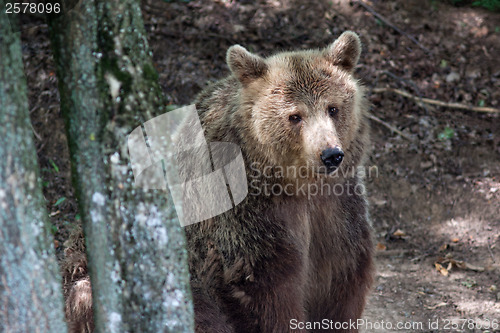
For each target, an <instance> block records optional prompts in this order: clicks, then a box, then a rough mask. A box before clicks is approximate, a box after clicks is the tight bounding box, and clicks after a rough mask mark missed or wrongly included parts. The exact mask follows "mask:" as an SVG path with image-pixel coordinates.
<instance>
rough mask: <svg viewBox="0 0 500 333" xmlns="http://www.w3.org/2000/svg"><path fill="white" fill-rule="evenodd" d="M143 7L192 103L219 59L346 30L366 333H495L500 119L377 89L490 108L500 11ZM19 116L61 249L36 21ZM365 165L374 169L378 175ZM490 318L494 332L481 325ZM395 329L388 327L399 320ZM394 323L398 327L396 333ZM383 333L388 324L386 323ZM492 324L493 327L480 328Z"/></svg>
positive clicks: (498, 99) (49, 74) (42, 44)
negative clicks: (351, 43) (359, 91)
mask: <svg viewBox="0 0 500 333" xmlns="http://www.w3.org/2000/svg"><path fill="white" fill-rule="evenodd" d="M365 3H367V4H369V5H370V6H371V7H372V8H373V9H374V11H376V12H377V13H379V14H380V15H382V17H383V18H385V19H386V20H388V22H390V23H391V24H392V25H394V26H396V27H397V28H399V29H400V30H402V31H403V32H405V33H407V34H409V35H411V36H413V37H414V38H415V40H416V42H413V41H412V40H410V38H408V37H407V36H404V35H402V34H400V33H398V32H396V31H395V30H394V29H393V28H392V27H391V26H389V25H388V24H387V22H386V23H384V20H383V19H381V18H376V17H374V16H373V14H372V13H370V12H369V11H368V10H367V9H366V8H365V7H363V6H361V5H359V4H358V3H355V2H349V1H338V0H336V1H322V0H313V1H297V0H293V1H292V0H285V1H277V0H274V1H273V0H266V1H257V2H252V1H243V0H241V1H230V0H218V1H208V0H206V1H200V0H196V1H191V2H188V3H185V2H175V3H166V2H163V1H160V0H154V1H153V0H148V1H145V2H144V3H143V13H144V17H145V23H146V30H147V32H148V34H149V41H150V46H151V48H152V50H153V54H154V61H155V65H156V67H157V69H158V71H159V73H160V81H161V84H162V87H163V89H164V92H165V94H166V95H167V97H168V100H169V101H170V103H171V104H174V105H181V104H189V103H190V101H192V99H193V98H194V96H195V95H196V93H198V92H199V91H200V90H201V89H202V88H203V87H204V86H205V85H206V84H207V82H209V81H210V80H215V79H218V78H221V77H223V76H224V75H226V74H227V73H228V69H227V66H226V65H225V62H224V58H225V51H226V49H227V48H228V47H229V46H231V45H232V44H236V43H238V44H241V45H244V46H245V47H247V48H248V49H250V50H251V51H254V52H257V53H259V54H261V55H268V54H270V53H273V52H276V51H277V50H285V49H290V50H291V49H302V48H312V47H323V46H325V45H327V44H328V43H330V42H331V41H333V40H334V39H335V38H336V37H337V36H338V35H339V34H340V33H341V32H343V31H344V30H354V31H356V32H358V33H359V34H360V37H361V39H362V42H363V44H364V51H363V53H362V56H361V61H360V63H361V64H360V65H359V66H358V68H357V75H358V77H359V78H360V80H361V82H363V84H364V85H365V86H366V87H367V93H368V95H369V98H370V101H371V103H372V114H373V115H374V116H376V117H378V118H379V119H381V120H383V121H384V122H386V123H388V124H390V125H392V126H394V127H396V128H397V129H398V130H400V131H402V133H403V134H404V136H405V137H402V136H400V135H398V134H396V133H394V132H393V131H391V130H390V129H389V128H388V127H386V126H384V125H381V124H380V123H379V122H376V121H374V122H373V123H372V128H373V139H372V144H371V145H372V147H371V148H372V151H371V154H370V159H369V162H368V165H369V166H373V167H375V168H372V169H370V170H373V172H372V173H371V175H369V177H368V179H367V188H368V194H369V200H370V204H371V214H372V219H373V224H374V228H375V230H376V242H377V243H378V244H377V269H378V273H377V277H376V282H375V286H374V290H373V294H372V296H371V298H370V300H369V303H368V306H367V309H366V312H365V317H364V318H365V320H366V321H367V325H373V327H372V328H370V327H368V328H366V329H365V330H364V331H366V332H391V331H400V332H500V121H499V117H498V115H496V114H487V113H478V112H472V111H467V110H457V109H450V108H443V107H436V106H432V105H426V104H422V103H417V102H415V101H412V100H410V99H408V98H405V97H402V96H400V95H397V94H394V93H391V92H381V93H380V92H378V93H376V92H377V90H374V88H388V87H390V88H397V89H400V90H404V91H406V92H409V93H411V94H412V95H414V96H421V97H428V98H433V99H437V100H440V101H443V102H459V103H464V104H467V105H471V106H490V107H495V108H500V56H499V54H500V13H492V12H488V11H486V10H483V9H480V8H476V7H471V6H464V7H454V6H452V5H451V4H449V3H446V2H444V1H430V0H429V1H417V0H410V1H394V0H388V1H380V0H379V1H375V0H373V1H365ZM23 29H24V30H23V35H22V37H23V52H24V61H25V66H26V73H27V79H28V84H29V89H30V110H31V116H32V122H33V128H34V131H35V136H36V143H37V149H38V156H39V161H40V165H41V168H42V177H43V181H44V194H45V197H46V199H47V207H48V210H49V213H50V214H51V219H52V222H53V224H54V227H53V230H54V234H55V237H56V242H55V246H56V249H57V250H58V253H60V252H61V250H62V249H63V242H64V240H65V239H66V238H67V236H68V232H69V231H70V229H71V227H72V226H73V225H74V224H75V221H76V222H78V221H79V215H78V211H77V204H76V200H75V198H74V194H73V190H72V189H71V173H70V164H69V158H68V151H67V143H66V137H65V134H64V127H63V121H62V119H61V116H60V112H59V107H58V93H57V79H56V77H55V74H54V72H55V71H54V66H53V60H52V56H51V51H50V44H49V42H48V37H47V36H48V32H47V26H46V25H44V24H42V23H41V22H34V23H33V22H24V23H23ZM375 170H376V171H375ZM495 320H496V323H497V324H498V326H496V327H498V328H496V329H495V328H491V326H492V323H494V321H495ZM398 323H399V324H398ZM397 325H405V326H403V328H401V329H398V328H397ZM391 326H392V327H391ZM488 327H490V328H488Z"/></svg>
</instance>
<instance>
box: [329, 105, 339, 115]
mask: <svg viewBox="0 0 500 333" xmlns="http://www.w3.org/2000/svg"><path fill="white" fill-rule="evenodd" d="M338 113H339V109H337V108H336V107H335V106H329V107H328V115H329V116H330V117H335V116H336V115H337V114H338Z"/></svg>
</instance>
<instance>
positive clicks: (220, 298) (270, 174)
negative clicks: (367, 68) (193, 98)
mask: <svg viewBox="0 0 500 333" xmlns="http://www.w3.org/2000/svg"><path fill="white" fill-rule="evenodd" d="M360 52H361V44H360V40H359V38H358V36H357V35H356V34H355V33H353V32H349V31H348V32H345V33H343V34H342V35H341V36H340V37H339V38H338V39H337V40H336V41H335V42H334V43H332V44H331V45H330V46H328V47H326V48H325V49H323V50H307V51H297V52H285V53H278V54H276V55H273V56H270V57H268V58H262V57H260V56H257V55H255V54H252V53H250V52H248V51H247V50H246V49H244V48H243V47H241V46H239V45H235V46H232V47H231V48H230V49H229V50H228V52H227V64H228V66H229V68H230V70H231V75H229V76H228V77H227V78H225V79H223V80H221V81H219V82H217V83H215V84H213V85H211V86H210V87H208V88H207V89H206V90H205V91H203V92H202V93H201V94H200V95H199V96H198V98H197V102H196V107H197V110H198V112H199V116H200V119H201V123H202V127H203V128H204V131H205V137H206V139H207V141H208V142H213V141H222V142H232V143H235V144H237V145H238V146H239V147H240V148H241V151H242V154H243V157H244V161H245V163H246V168H247V180H248V186H249V194H248V196H247V197H246V198H245V200H244V201H243V202H241V203H240V204H239V205H237V206H236V207H235V208H233V209H232V210H230V211H227V212H225V213H223V214H221V215H218V216H216V217H213V218H211V219H209V220H206V221H203V222H200V223H196V224H193V225H190V226H187V227H186V228H185V230H186V235H187V239H188V252H189V255H190V274H191V285H192V289H193V297H194V306H195V322H196V332H214V333H216V332H217V333H220V332H264V333H270V332H292V331H293V332H306V331H316V330H317V331H329V330H330V331H336V332H341V331H345V332H357V328H356V327H355V325H353V323H355V322H356V319H358V318H360V316H361V313H362V311H363V308H364V305H365V298H366V295H367V293H368V291H369V289H370V286H371V283H372V272H373V263H372V239H371V225H370V221H369V217H368V210H367V202H366V199H365V195H364V191H363V190H364V187H363V179H362V175H360V173H359V172H356V170H358V171H359V167H360V166H361V165H362V163H363V157H364V154H365V150H366V146H367V141H368V135H369V127H368V123H367V102H366V100H365V97H364V94H363V88H362V87H360V86H359V84H358V82H357V80H356V79H355V78H354V77H353V71H354V67H355V65H356V64H357V62H358V59H359V55H360Z"/></svg>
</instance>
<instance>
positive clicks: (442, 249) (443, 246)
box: [439, 244, 448, 251]
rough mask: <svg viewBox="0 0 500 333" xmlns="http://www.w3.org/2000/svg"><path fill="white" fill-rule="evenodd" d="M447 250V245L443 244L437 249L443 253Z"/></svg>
mask: <svg viewBox="0 0 500 333" xmlns="http://www.w3.org/2000/svg"><path fill="white" fill-rule="evenodd" d="M447 248H448V244H443V245H441V246H440V247H439V251H444V250H446V249H447Z"/></svg>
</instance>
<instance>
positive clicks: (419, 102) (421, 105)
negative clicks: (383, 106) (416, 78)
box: [370, 71, 429, 114]
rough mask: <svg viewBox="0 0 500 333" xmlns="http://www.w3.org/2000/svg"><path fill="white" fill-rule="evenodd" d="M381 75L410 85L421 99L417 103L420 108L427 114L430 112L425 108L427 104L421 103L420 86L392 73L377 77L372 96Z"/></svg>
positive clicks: (383, 73)
mask: <svg viewBox="0 0 500 333" xmlns="http://www.w3.org/2000/svg"><path fill="white" fill-rule="evenodd" d="M380 75H388V76H390V77H392V78H393V79H396V80H398V81H400V82H404V83H406V84H407V85H410V86H411V87H412V88H413V90H414V91H415V92H416V93H417V95H418V98H419V101H418V102H417V104H418V106H420V107H422V108H423V109H424V110H425V112H426V113H427V114H428V113H429V110H428V109H427V106H425V104H424V103H422V102H421V101H420V100H421V99H422V94H421V93H420V89H418V86H417V85H416V84H415V82H413V81H412V80H409V79H405V78H402V77H400V76H397V75H396V74H394V73H391V72H389V71H381V72H378V73H377V77H376V78H375V82H374V84H373V86H372V88H371V90H370V94H371V93H372V92H373V89H376V86H377V82H378V80H379V77H380Z"/></svg>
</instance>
